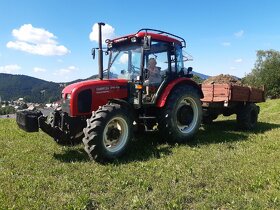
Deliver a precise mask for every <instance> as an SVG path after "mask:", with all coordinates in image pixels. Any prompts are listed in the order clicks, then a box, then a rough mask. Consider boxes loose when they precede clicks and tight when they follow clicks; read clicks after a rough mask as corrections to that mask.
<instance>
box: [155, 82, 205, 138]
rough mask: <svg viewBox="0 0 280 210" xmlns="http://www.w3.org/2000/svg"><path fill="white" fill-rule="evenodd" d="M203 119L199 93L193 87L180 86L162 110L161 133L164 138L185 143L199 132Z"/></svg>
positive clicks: (172, 93)
mask: <svg viewBox="0 0 280 210" xmlns="http://www.w3.org/2000/svg"><path fill="white" fill-rule="evenodd" d="M201 119H202V106H201V101H200V97H199V94H198V91H197V90H196V89H195V88H193V87H191V86H180V87H178V88H176V89H175V90H174V91H172V92H171V94H170V96H169V97H168V100H167V102H166V104H165V106H164V107H163V109H162V110H161V113H160V119H159V125H158V127H159V131H160V132H161V134H162V136H163V137H164V138H168V139H167V140H169V141H173V142H179V143H183V142H186V141H188V140H190V138H192V137H193V135H194V134H195V133H196V132H197V130H198V129H199V127H200V124H201Z"/></svg>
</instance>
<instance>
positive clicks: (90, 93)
mask: <svg viewBox="0 0 280 210" xmlns="http://www.w3.org/2000/svg"><path fill="white" fill-rule="evenodd" d="M62 92H63V100H64V102H63V104H67V103H68V104H69V111H68V112H69V113H68V114H69V115H70V116H71V117H75V116H84V115H91V113H92V111H95V110H97V109H98V107H99V106H102V105H104V104H106V103H107V102H108V100H109V99H125V98H127V97H128V82H127V80H91V81H86V82H81V83H77V84H76V85H75V84H72V85H70V86H68V87H66V88H65V89H64V90H63V91H62ZM67 94H71V98H70V99H67V97H66V95H67ZM62 107H63V106H62Z"/></svg>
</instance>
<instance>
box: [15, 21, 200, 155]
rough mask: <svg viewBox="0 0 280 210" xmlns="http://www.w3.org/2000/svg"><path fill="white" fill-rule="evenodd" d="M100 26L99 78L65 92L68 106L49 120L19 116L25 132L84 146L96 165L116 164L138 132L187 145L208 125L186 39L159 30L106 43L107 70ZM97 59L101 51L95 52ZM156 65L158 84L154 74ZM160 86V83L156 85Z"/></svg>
mask: <svg viewBox="0 0 280 210" xmlns="http://www.w3.org/2000/svg"><path fill="white" fill-rule="evenodd" d="M103 25H104V24H103V23H99V48H98V58H99V60H98V62H99V79H98V80H88V81H83V82H78V83H75V84H71V85H69V86H67V87H65V88H64V90H63V91H62V106H61V109H60V110H55V111H53V112H52V113H51V114H49V115H48V116H44V115H42V113H41V112H36V111H21V112H18V113H17V123H18V125H19V127H20V128H22V129H24V130H26V131H28V132H35V131H38V129H39V128H41V129H42V130H43V131H44V132H45V133H47V134H49V135H50V136H52V137H53V138H54V140H55V141H56V142H57V143H59V144H62V145H73V144H77V143H80V142H83V144H84V146H85V151H86V152H87V153H88V155H89V157H90V158H91V159H93V160H112V159H115V158H117V157H119V156H121V155H122V154H123V153H124V152H125V151H126V150H127V148H128V145H129V143H130V142H131V138H132V136H133V131H134V130H135V128H138V129H141V128H145V130H153V129H158V130H159V132H160V133H161V134H162V136H163V138H166V140H170V141H175V142H186V141H188V140H189V139H190V138H192V136H193V135H194V134H195V133H196V132H197V130H198V129H199V126H200V124H201V120H202V106H201V101H200V99H201V98H203V93H202V91H201V88H200V86H199V85H198V84H197V83H196V82H194V81H193V80H192V79H191V77H192V74H190V72H191V70H192V68H191V67H189V68H188V69H185V68H184V61H183V53H182V48H184V47H186V42H185V40H184V39H183V38H181V37H179V36H176V35H174V34H171V33H167V32H164V31H160V30H154V29H141V30H139V31H138V32H137V33H135V34H131V35H127V36H123V37H119V38H116V39H112V40H106V44H107V50H106V52H105V54H106V55H107V59H106V60H108V66H107V67H106V69H105V70H104V69H103V49H102V35H101V34H102V33H101V29H102V26H103ZM93 56H95V49H93ZM150 60H154V64H156V68H157V78H159V79H158V80H157V81H156V80H152V77H153V76H155V75H156V74H154V73H153V72H151V70H150V69H149V67H150V66H149V61H150ZM153 81H154V82H153Z"/></svg>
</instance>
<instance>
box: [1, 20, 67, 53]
mask: <svg viewBox="0 0 280 210" xmlns="http://www.w3.org/2000/svg"><path fill="white" fill-rule="evenodd" d="M12 35H13V36H14V38H15V39H16V40H15V41H9V42H8V43H7V45H6V46H7V48H11V49H15V50H21V51H24V52H28V53H31V54H35V55H43V56H54V55H65V54H67V53H70V51H69V50H68V49H67V48H66V47H65V46H63V45H59V44H58V42H57V41H56V39H57V37H56V36H55V35H54V34H52V33H51V32H49V31H47V30H45V29H43V28H35V27H33V26H32V25H31V24H24V25H22V26H21V27H20V28H19V29H14V30H13V31H12Z"/></svg>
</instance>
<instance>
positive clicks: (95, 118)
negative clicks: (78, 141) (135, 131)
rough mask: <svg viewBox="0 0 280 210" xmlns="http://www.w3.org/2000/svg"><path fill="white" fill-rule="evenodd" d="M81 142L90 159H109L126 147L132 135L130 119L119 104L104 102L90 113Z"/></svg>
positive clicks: (116, 155)
mask: <svg viewBox="0 0 280 210" xmlns="http://www.w3.org/2000/svg"><path fill="white" fill-rule="evenodd" d="M84 135H85V137H84V138H83V143H84V145H85V151H86V152H87V153H88V155H89V157H90V159H91V160H96V161H110V160H113V159H116V158H117V157H120V156H121V155H122V154H123V153H124V152H125V151H126V149H127V147H128V145H129V142H130V139H131V135H132V120H131V119H130V117H129V112H128V110H127V109H125V108H123V107H121V105H119V104H113V103H110V104H106V105H104V106H101V107H99V109H98V110H97V111H95V112H93V113H92V116H91V118H90V119H88V120H87V127H86V128H84Z"/></svg>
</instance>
